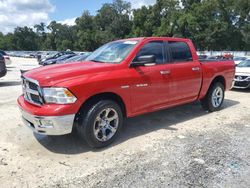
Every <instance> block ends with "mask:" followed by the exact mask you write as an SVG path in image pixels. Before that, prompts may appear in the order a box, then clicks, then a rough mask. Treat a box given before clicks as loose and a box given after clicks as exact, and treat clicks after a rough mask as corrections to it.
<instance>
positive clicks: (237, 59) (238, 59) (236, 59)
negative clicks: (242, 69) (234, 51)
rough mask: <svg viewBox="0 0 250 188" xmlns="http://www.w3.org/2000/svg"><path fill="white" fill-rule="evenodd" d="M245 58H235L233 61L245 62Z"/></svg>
mask: <svg viewBox="0 0 250 188" xmlns="http://www.w3.org/2000/svg"><path fill="white" fill-rule="evenodd" d="M246 59H247V58H245V57H235V58H234V60H235V61H241V60H246Z"/></svg>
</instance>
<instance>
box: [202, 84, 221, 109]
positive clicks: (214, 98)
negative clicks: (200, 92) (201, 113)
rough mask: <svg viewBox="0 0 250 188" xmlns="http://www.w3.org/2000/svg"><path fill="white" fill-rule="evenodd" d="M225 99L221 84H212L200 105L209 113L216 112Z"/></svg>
mask: <svg viewBox="0 0 250 188" xmlns="http://www.w3.org/2000/svg"><path fill="white" fill-rule="evenodd" d="M224 97H225V87H224V85H223V84H222V83H220V82H216V83H214V84H213V85H212V86H211V87H210V88H209V90H208V93H207V95H206V97H205V98H204V99H202V100H201V105H202V107H203V108H204V109H205V110H208V111H209V112H214V111H218V110H219V109H220V108H221V105H222V104H223V101H224Z"/></svg>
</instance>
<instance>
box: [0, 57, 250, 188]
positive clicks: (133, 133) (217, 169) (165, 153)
mask: <svg viewBox="0 0 250 188" xmlns="http://www.w3.org/2000/svg"><path fill="white" fill-rule="evenodd" d="M12 60H13V64H12V65H10V66H9V67H8V75H7V76H6V77H4V78H1V79H0V114H1V116H0V125H1V129H0V182H1V183H2V185H4V186H3V187H246V188H248V187H250V90H246V91H241V90H233V91H228V92H227V93H226V99H225V103H224V105H223V109H222V110H221V111H219V112H215V113H207V112H204V111H203V110H202V108H201V107H200V105H199V103H193V104H188V105H184V106H181V107H176V108H173V109H168V110H163V111H160V112H156V113H151V114H147V115H143V116H139V117H136V118H132V119H128V120H127V121H126V123H125V126H124V130H123V132H122V134H121V135H120V137H119V138H118V139H117V141H116V142H115V143H114V144H113V145H111V146H110V147H108V148H105V149H102V150H92V149H90V148H88V147H87V146H86V144H85V143H83V142H81V140H79V138H77V137H75V136H73V135H67V136H60V137H47V136H39V135H36V134H33V133H32V132H31V131H30V130H29V129H28V128H27V127H25V126H24V125H23V124H22V122H21V118H20V113H19V110H18V107H17V105H16V99H17V97H18V95H20V94H21V86H20V80H19V77H20V74H19V69H20V68H21V69H30V68H32V67H36V66H37V62H36V61H35V60H33V59H20V58H12Z"/></svg>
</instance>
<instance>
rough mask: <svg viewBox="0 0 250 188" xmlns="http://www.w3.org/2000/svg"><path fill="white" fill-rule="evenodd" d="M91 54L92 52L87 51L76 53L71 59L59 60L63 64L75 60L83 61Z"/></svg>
mask: <svg viewBox="0 0 250 188" xmlns="http://www.w3.org/2000/svg"><path fill="white" fill-rule="evenodd" d="M90 55H91V52H86V53H83V54H80V55H75V56H73V57H71V58H69V59H66V60H62V61H58V62H57V63H58V64H62V63H73V62H81V61H84V60H85V59H86V58H87V57H88V56H90Z"/></svg>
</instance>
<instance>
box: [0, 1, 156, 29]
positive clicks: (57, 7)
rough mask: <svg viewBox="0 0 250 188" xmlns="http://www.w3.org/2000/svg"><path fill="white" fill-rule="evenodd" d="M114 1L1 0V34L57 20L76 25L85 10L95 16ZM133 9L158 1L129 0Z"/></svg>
mask: <svg viewBox="0 0 250 188" xmlns="http://www.w3.org/2000/svg"><path fill="white" fill-rule="evenodd" d="M112 1H113V0H71V1H69V0H0V32H2V33H4V34H6V33H8V32H13V30H14V28H16V27H17V26H20V27H23V26H29V27H32V26H34V25H35V24H39V23H41V22H44V23H46V24H48V23H50V21H53V20H56V21H57V22H60V23H62V24H68V25H74V24H75V19H76V18H77V17H79V16H81V14H82V12H83V11H84V10H88V11H89V12H90V13H91V14H92V15H95V14H96V12H97V10H99V9H100V8H101V6H102V5H103V4H104V3H111V2H112ZM127 1H129V2H130V3H131V5H132V8H139V7H141V6H142V5H152V4H154V3H155V1H156V0H127Z"/></svg>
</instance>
